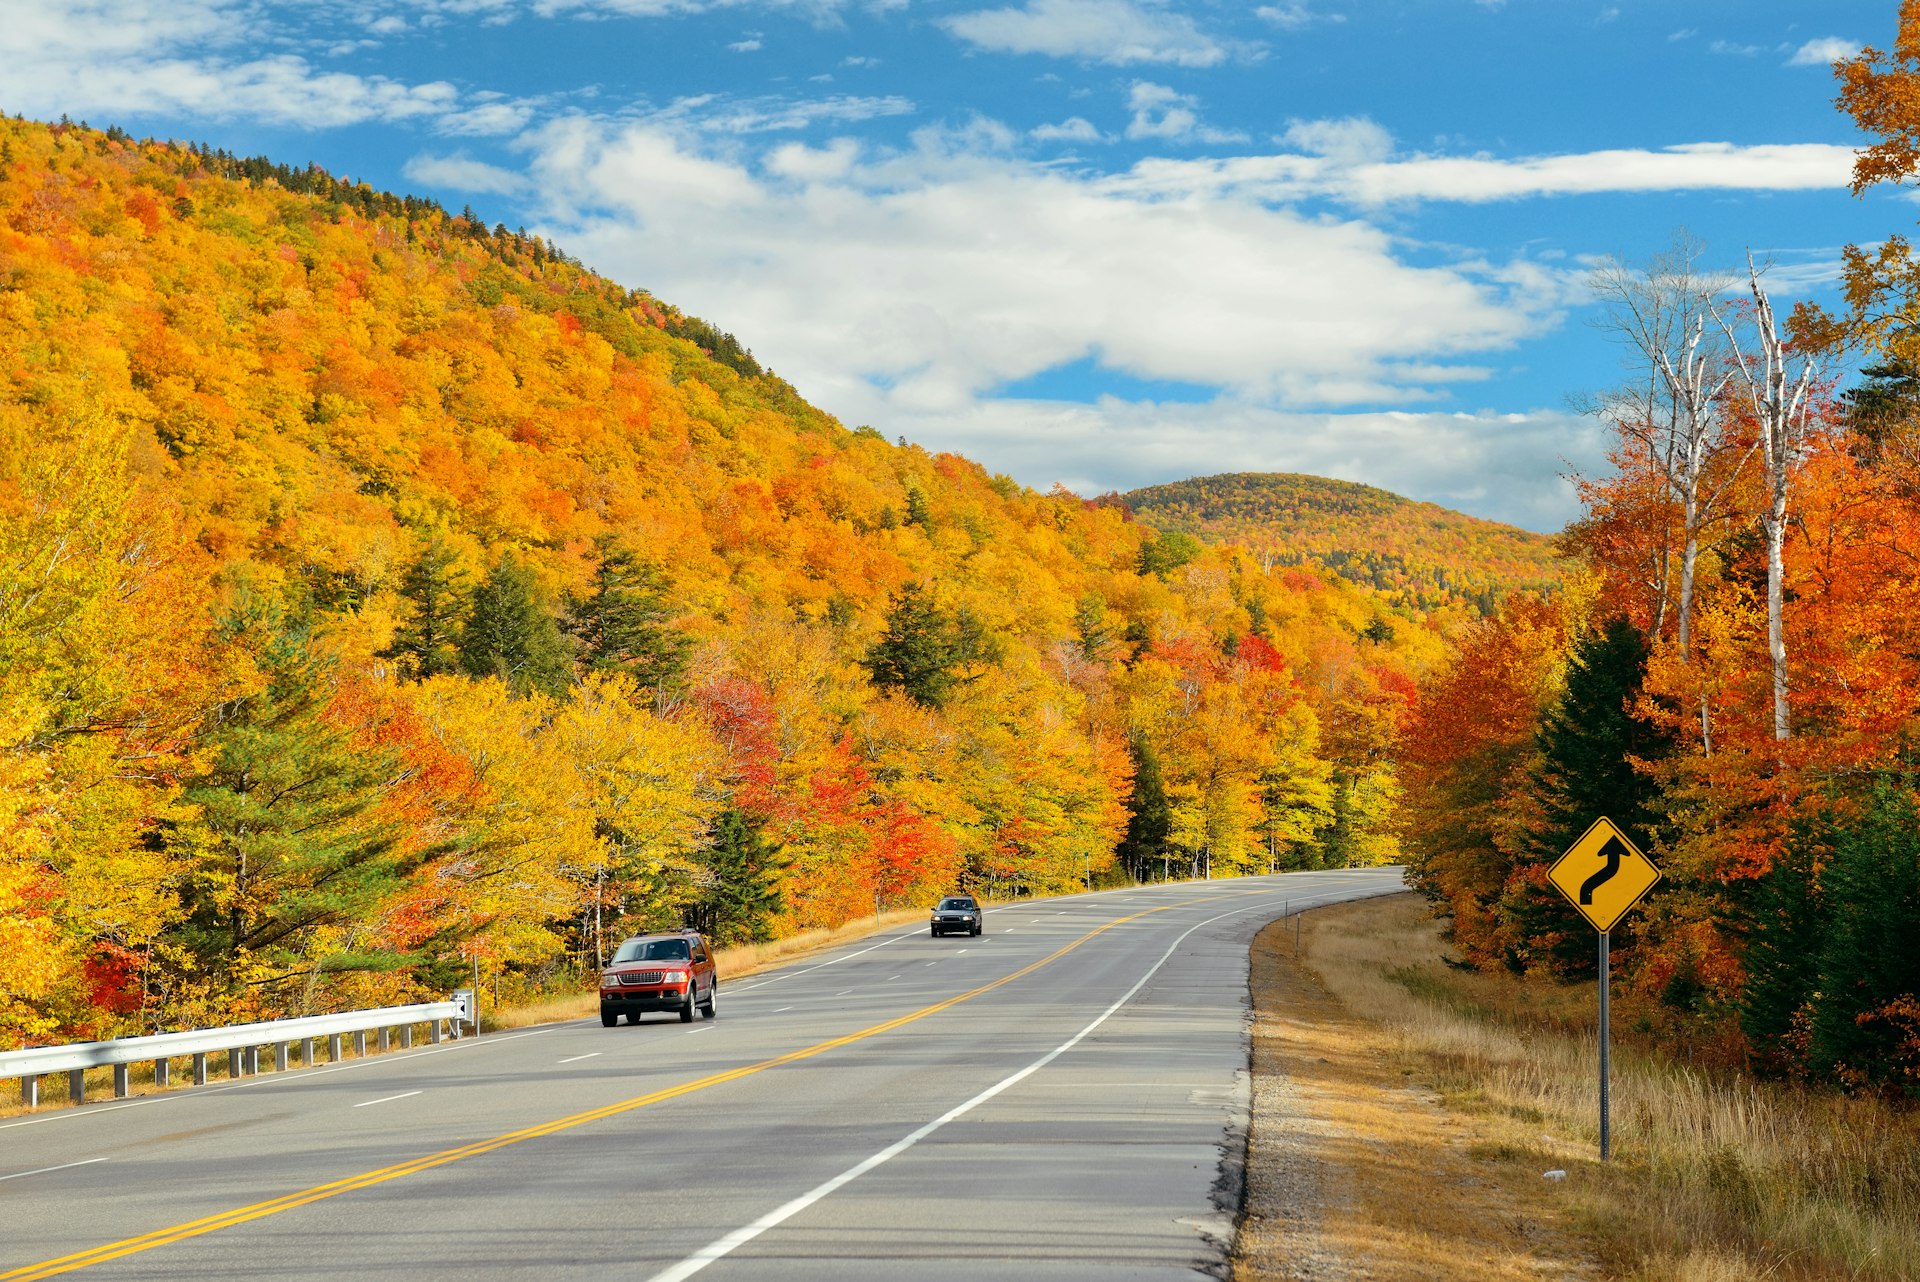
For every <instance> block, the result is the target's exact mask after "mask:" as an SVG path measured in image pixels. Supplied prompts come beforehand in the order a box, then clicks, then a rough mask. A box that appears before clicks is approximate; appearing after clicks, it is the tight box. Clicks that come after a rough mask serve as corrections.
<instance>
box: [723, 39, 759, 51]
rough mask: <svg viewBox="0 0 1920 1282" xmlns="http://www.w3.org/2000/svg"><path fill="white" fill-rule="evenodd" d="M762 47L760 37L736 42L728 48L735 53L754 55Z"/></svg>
mask: <svg viewBox="0 0 1920 1282" xmlns="http://www.w3.org/2000/svg"><path fill="white" fill-rule="evenodd" d="M760 47H761V44H760V37H759V36H748V37H747V38H746V39H745V40H736V41H734V42H733V43H732V44H730V45H728V46H727V48H728V49H729V50H731V51H732V52H734V53H752V52H754V51H755V50H756V49H759V48H760Z"/></svg>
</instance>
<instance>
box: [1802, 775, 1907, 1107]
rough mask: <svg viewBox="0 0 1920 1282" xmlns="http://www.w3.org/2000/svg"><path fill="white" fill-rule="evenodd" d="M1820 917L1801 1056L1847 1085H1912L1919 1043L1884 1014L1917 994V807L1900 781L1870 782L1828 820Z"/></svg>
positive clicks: (1821, 881) (1821, 880)
mask: <svg viewBox="0 0 1920 1282" xmlns="http://www.w3.org/2000/svg"><path fill="white" fill-rule="evenodd" d="M1820 888H1821V898H1822V900H1823V901H1824V903H1823V907H1824V908H1825V916H1826V926H1825V929H1824V930H1823V931H1822V932H1821V936H1822V947H1821V949H1820V979H1819V989H1818V992H1817V993H1816V995H1815V997H1814V1001H1813V1011H1812V1015H1813V1019H1812V1027H1811V1029H1810V1032H1811V1040H1810V1044H1809V1046H1808V1048H1807V1052H1808V1059H1809V1060H1810V1061H1811V1063H1812V1066H1813V1067H1814V1068H1815V1069H1817V1070H1819V1071H1821V1072H1824V1073H1829V1074H1831V1075H1833V1076H1835V1077H1838V1078H1839V1079H1840V1080H1841V1081H1843V1082H1848V1083H1850V1084H1854V1085H1888V1084H1894V1083H1901V1084H1904V1085H1905V1086H1906V1088H1907V1089H1908V1090H1909V1091H1911V1092H1913V1093H1915V1094H1920V1047H1915V1046H1914V1045H1913V1044H1912V1041H1911V1030H1909V1029H1901V1028H1899V1027H1898V1026H1897V1025H1895V1024H1894V1023H1893V1022H1892V1021H1890V1020H1889V1019H1888V1018H1887V1017H1886V1012H1887V1011H1888V1010H1889V1009H1890V1008H1891V1007H1892V1005H1893V1004H1894V1003H1895V1002H1896V1001H1898V1000H1900V999H1903V998H1904V999H1905V1000H1906V1001H1907V1002H1908V1003H1912V1002H1915V1001H1916V1000H1920V949H1916V948H1915V947H1914V941H1915V923H1920V811H1916V809H1915V807H1914V801H1913V796H1912V794H1911V793H1910V792H1908V791H1907V790H1906V789H1905V788H1901V787H1897V786H1894V785H1891V784H1887V783H1881V784H1879V785H1877V786H1876V787H1875V788H1874V790H1873V792H1872V794H1871V795H1870V796H1869V797H1867V798H1866V799H1865V803H1864V805H1863V807H1862V811H1861V813H1860V814H1859V815H1858V816H1857V817H1852V816H1850V817H1848V818H1847V819H1845V820H1843V821H1842V822H1840V823H1838V824H1836V825H1835V828H1834V831H1833V855H1832V858H1831V860H1830V861H1829V862H1828V864H1827V865H1826V867H1825V868H1824V869H1822V870H1821V872H1820Z"/></svg>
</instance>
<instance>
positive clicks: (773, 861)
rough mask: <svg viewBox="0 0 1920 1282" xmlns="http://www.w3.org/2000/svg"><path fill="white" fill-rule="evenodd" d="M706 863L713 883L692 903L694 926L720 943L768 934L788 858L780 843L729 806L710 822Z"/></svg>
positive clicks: (741, 941) (752, 940) (778, 907)
mask: <svg viewBox="0 0 1920 1282" xmlns="http://www.w3.org/2000/svg"><path fill="white" fill-rule="evenodd" d="M704 862H705V864H706V866H707V869H708V871H710V872H711V873H712V874H713V882H712V884H711V885H709V886H707V887H706V888H705V889H704V890H703V891H702V892H701V894H700V897H699V898H698V899H697V900H695V902H694V904H693V909H692V912H693V918H694V924H695V925H696V926H697V927H698V928H699V929H700V930H702V931H704V932H705V933H706V934H707V935H709V936H711V937H712V938H713V940H714V941H715V942H716V943H720V944H745V943H755V942H759V941H761V940H766V939H770V938H772V932H773V919H774V916H775V915H776V914H777V913H779V911H780V910H781V908H782V907H783V903H782V900H781V896H780V878H781V875H782V874H783V873H784V872H785V871H786V869H787V867H788V865H789V864H790V863H791V862H792V861H791V860H790V859H788V858H787V857H786V855H784V854H783V853H782V852H781V849H780V847H779V846H778V845H775V844H774V843H772V842H769V841H768V840H767V839H766V836H765V834H763V833H762V832H761V831H760V827H759V825H757V824H755V823H754V822H753V820H752V819H750V818H748V817H747V815H746V814H745V813H744V812H742V811H741V810H739V809H738V808H737V807H732V806H730V807H728V808H727V809H725V810H723V811H721V812H720V814H719V815H718V816H716V817H715V819H714V821H713V832H712V837H711V842H710V844H709V846H708V847H707V851H706V854H705V857H704Z"/></svg>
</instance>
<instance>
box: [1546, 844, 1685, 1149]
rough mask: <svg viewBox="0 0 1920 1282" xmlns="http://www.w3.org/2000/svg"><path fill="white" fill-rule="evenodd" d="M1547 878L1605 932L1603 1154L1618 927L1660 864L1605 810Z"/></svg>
mask: <svg viewBox="0 0 1920 1282" xmlns="http://www.w3.org/2000/svg"><path fill="white" fill-rule="evenodd" d="M1547 880H1548V881H1551V882H1552V883H1553V885H1554V888H1555V889H1556V890H1558V891H1559V892H1560V893H1561V894H1563V895H1565V896H1566V897H1567V900H1568V902H1569V903H1571V904H1572V905H1573V906H1574V909H1575V910H1576V911H1577V912H1579V914H1580V915H1581V916H1582V917H1585V918H1586V919H1587V921H1588V923H1589V924H1591V925H1592V926H1593V928H1594V929H1595V930H1597V931H1599V932H1600V1160H1601V1161H1603V1162H1604V1161H1606V1160H1607V1159H1608V1157H1609V1156H1611V1154H1612V1152H1613V1114H1612V1100H1611V1099H1610V1098H1609V1087H1610V1085H1611V1083H1610V1081H1609V1078H1610V1077H1611V1075H1612V1067H1613V1066H1612V1057H1611V1053H1610V1052H1611V1048H1610V1046H1609V1029H1608V1020H1609V1016H1610V1012H1609V1010H1608V1006H1609V1004H1610V1003H1609V998H1610V997H1611V995H1612V994H1611V992H1610V990H1611V988H1612V986H1613V974H1612V972H1613V947H1612V945H1613V928H1614V926H1615V925H1617V924H1618V923H1619V921H1620V919H1621V918H1622V917H1624V916H1626V915H1627V912H1628V910H1629V909H1631V908H1632V907H1633V906H1634V905H1635V904H1637V903H1639V902H1640V900H1641V899H1642V897H1644V896H1645V895H1646V893H1647V892H1648V891H1649V890H1652V889H1653V886H1654V883H1655V882H1657V881H1659V880H1660V870H1659V869H1658V868H1656V867H1654V866H1653V861H1652V860H1651V859H1648V858H1647V857H1646V856H1645V855H1643V854H1641V853H1640V851H1639V849H1638V848H1637V847H1635V846H1634V844H1633V843H1632V842H1631V841H1628V840H1627V835H1626V834H1625V833H1623V832H1621V831H1620V829H1618V828H1616V827H1615V826H1614V823H1613V821H1612V820H1611V819H1608V818H1607V817H1606V816H1604V815H1602V816H1601V817H1600V818H1598V819H1596V820H1594V822H1593V826H1592V827H1591V828H1589V829H1587V831H1586V832H1585V833H1584V834H1583V835H1582V836H1581V838H1580V840H1578V841H1576V842H1574V843H1573V845H1571V846H1569V847H1567V853H1566V854H1564V855H1562V856H1560V858H1559V859H1557V860H1555V861H1554V865H1553V867H1552V868H1549V869H1548V870H1547Z"/></svg>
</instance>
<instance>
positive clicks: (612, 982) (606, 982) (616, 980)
mask: <svg viewBox="0 0 1920 1282" xmlns="http://www.w3.org/2000/svg"><path fill="white" fill-rule="evenodd" d="M600 987H602V988H618V987H620V976H618V975H616V974H614V973H613V972H612V971H608V972H607V973H606V974H604V975H602V976H600Z"/></svg>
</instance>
